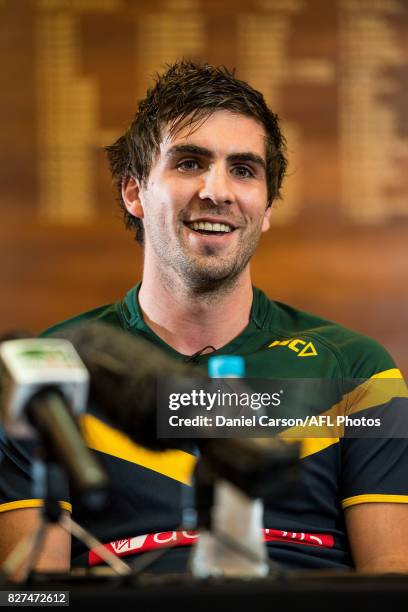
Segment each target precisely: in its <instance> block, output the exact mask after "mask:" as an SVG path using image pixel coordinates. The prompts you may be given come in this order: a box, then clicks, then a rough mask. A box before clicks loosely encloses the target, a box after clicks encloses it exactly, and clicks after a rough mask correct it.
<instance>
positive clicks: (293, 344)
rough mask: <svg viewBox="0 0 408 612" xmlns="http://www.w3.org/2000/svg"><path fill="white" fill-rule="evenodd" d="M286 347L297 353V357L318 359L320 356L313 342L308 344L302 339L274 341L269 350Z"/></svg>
mask: <svg viewBox="0 0 408 612" xmlns="http://www.w3.org/2000/svg"><path fill="white" fill-rule="evenodd" d="M277 346H286V347H287V348H288V349H290V350H291V351H294V352H295V353H297V357H316V356H317V355H318V353H317V351H316V348H315V346H314V344H313V342H306V341H305V340H302V339H301V338H289V339H288V340H274V341H273V342H271V344H269V345H268V348H274V347H277Z"/></svg>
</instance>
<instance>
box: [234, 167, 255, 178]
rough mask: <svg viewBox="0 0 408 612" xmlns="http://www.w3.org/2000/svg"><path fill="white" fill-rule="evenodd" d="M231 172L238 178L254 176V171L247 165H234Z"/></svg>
mask: <svg viewBox="0 0 408 612" xmlns="http://www.w3.org/2000/svg"><path fill="white" fill-rule="evenodd" d="M232 173H233V174H234V175H235V176H237V177H238V178H249V177H251V176H254V173H253V172H252V170H251V169H250V168H248V166H234V167H233V168H232Z"/></svg>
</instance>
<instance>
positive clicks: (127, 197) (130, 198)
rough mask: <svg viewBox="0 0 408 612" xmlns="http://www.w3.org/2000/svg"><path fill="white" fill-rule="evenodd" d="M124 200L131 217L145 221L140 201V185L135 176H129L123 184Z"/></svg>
mask: <svg viewBox="0 0 408 612" xmlns="http://www.w3.org/2000/svg"><path fill="white" fill-rule="evenodd" d="M122 199H123V202H124V203H125V206H126V209H127V211H128V212H129V213H130V214H131V215H133V216H134V217H137V218H138V219H143V216H144V211H143V206H142V202H141V200H140V183H139V181H138V180H137V179H135V178H133V176H128V177H127V179H126V180H125V181H124V182H123V185H122Z"/></svg>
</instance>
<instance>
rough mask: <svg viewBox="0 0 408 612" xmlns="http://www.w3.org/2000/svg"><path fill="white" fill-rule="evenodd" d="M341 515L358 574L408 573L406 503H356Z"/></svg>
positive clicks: (407, 513) (407, 505)
mask: <svg viewBox="0 0 408 612" xmlns="http://www.w3.org/2000/svg"><path fill="white" fill-rule="evenodd" d="M344 514H345V520H346V527H347V533H348V538H349V542H350V548H351V552H352V555H353V559H354V564H355V567H356V569H357V570H358V571H364V572H378V573H381V572H407V573H408V504H399V503H378V502H372V503H366V504H357V505H355V506H350V507H349V508H346V509H345V510H344Z"/></svg>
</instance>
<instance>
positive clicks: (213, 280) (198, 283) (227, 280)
mask: <svg viewBox="0 0 408 612" xmlns="http://www.w3.org/2000/svg"><path fill="white" fill-rule="evenodd" d="M241 272H242V267H239V268H237V266H236V265H235V266H222V267H220V266H217V267H215V266H214V267H211V266H205V267H204V266H191V267H190V266H189V269H188V270H185V274H183V276H184V281H185V282H186V284H187V285H188V286H189V287H190V288H191V289H194V290H195V291H198V292H211V291H217V290H219V289H220V288H221V287H227V286H230V285H231V284H235V282H236V280H237V278H238V277H239V275H240V273H241Z"/></svg>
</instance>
